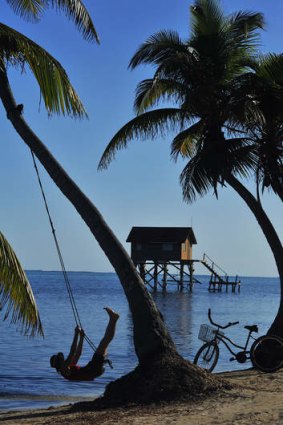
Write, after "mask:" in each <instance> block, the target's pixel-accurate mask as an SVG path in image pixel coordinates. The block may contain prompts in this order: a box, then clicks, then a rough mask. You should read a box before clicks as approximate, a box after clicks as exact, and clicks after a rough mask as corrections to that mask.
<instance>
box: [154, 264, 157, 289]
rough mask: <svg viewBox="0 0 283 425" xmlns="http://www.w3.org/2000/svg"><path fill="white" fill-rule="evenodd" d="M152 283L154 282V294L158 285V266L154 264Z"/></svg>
mask: <svg viewBox="0 0 283 425" xmlns="http://www.w3.org/2000/svg"><path fill="white" fill-rule="evenodd" d="M153 282H154V286H153V290H154V291H155V292H156V291H157V284H158V264H157V263H156V262H155V263H154V272H153Z"/></svg>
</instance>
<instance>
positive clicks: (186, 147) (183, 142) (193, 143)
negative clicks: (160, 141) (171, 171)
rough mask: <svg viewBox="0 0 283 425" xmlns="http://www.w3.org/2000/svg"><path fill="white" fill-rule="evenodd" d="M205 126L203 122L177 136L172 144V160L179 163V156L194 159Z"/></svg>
mask: <svg viewBox="0 0 283 425" xmlns="http://www.w3.org/2000/svg"><path fill="white" fill-rule="evenodd" d="M203 129H204V124H203V122H202V121H201V120H199V121H198V122H196V123H194V124H193V125H191V126H190V127H189V128H187V129H186V130H184V131H182V132H181V133H179V134H177V136H176V137H175V138H174V139H173V142H172V144H171V158H173V159H174V160H175V161H177V159H178V156H179V155H181V156H182V157H183V158H186V157H187V158H192V157H193V156H194V155H195V154H196V150H197V144H198V142H199V140H200V138H201V135H202V131H203Z"/></svg>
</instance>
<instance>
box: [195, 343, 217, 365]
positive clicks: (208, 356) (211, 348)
mask: <svg viewBox="0 0 283 425" xmlns="http://www.w3.org/2000/svg"><path fill="white" fill-rule="evenodd" d="M218 358H219V347H218V345H217V344H216V343H215V342H207V343H206V344H204V345H203V346H202V347H200V349H199V350H198V352H197V353H196V355H195V358H194V364H196V365H198V366H200V367H202V368H203V369H206V370H207V371H209V372H212V371H213V369H214V368H215V366H216V364H217V362H218Z"/></svg>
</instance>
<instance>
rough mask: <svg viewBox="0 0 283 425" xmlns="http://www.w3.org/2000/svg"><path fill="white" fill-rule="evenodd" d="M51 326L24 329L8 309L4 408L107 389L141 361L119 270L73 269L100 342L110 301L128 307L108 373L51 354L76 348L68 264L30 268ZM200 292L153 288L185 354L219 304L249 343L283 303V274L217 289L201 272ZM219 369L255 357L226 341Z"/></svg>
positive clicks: (235, 333)
mask: <svg viewBox="0 0 283 425" xmlns="http://www.w3.org/2000/svg"><path fill="white" fill-rule="evenodd" d="M27 275H28V277H29V280H30V282H31V285H32V288H33V291H34V294H35V298H36V301H37V304H38V308H39V311H40V316H41V320H42V322H43V326H44V332H45V337H44V338H42V337H36V338H29V337H26V336H24V335H22V334H21V333H20V331H19V329H18V328H17V325H12V324H10V323H9V322H8V320H7V321H5V322H4V321H3V317H1V315H0V327H1V351H0V368H1V371H0V409H1V410H15V409H16V410H19V409H30V408H32V409H34V408H42V407H48V406H55V405H59V404H68V403H72V402H75V401H80V400H84V399H93V398H94V397H95V396H98V395H101V394H102V393H103V391H104V388H105V386H106V384H107V383H108V382H110V381H112V380H115V379H117V378H118V377H120V376H122V375H124V374H126V373H127V372H129V371H130V370H132V369H133V368H134V367H135V366H136V364H137V358H136V355H135V350H134V345H133V340H132V335H133V332H132V320H131V314H130V311H129V307H128V303H127V300H126V297H125V295H124V292H123V290H122V287H121V285H120V282H119V280H118V278H117V276H116V274H114V273H90V272H70V273H69V274H68V275H69V280H70V282H71V285H72V288H73V293H74V298H75V300H76V304H77V308H78V311H79V314H80V318H81V322H82V324H83V327H84V329H85V331H86V333H87V335H88V336H89V337H90V339H91V340H92V341H93V342H94V344H95V345H98V343H99V340H100V338H101V337H102V335H103V333H104V330H105V327H106V324H107V317H108V316H107V314H106V312H105V311H104V310H103V307H104V306H107V305H109V306H110V307H112V308H113V309H114V310H116V311H118V312H119V313H120V319H119V321H118V325H117V332H116V336H115V338H114V340H113V341H112V343H111V345H110V347H109V357H110V359H111V361H112V362H113V369H111V368H109V367H106V371H105V373H104V374H103V376H101V377H99V378H97V379H96V380H95V381H93V382H83V383H82V382H69V381H66V380H64V379H63V378H62V377H61V376H60V375H58V374H57V372H56V371H55V369H51V368H50V366H49V357H50V356H51V355H52V354H55V353H57V352H58V351H63V352H64V353H65V354H68V350H69V348H70V344H71V341H72V338H73V332H74V327H75V322H74V318H73V313H72V309H71V305H70V302H69V298H68V294H67V291H66V287H65V283H64V279H63V275H62V273H61V272H45V271H29V272H27ZM196 277H197V278H198V279H199V280H200V281H201V282H202V284H198V283H196V284H195V286H194V289H193V292H192V293H190V292H189V291H188V290H186V289H185V290H184V291H183V292H178V291H177V290H176V287H175V286H173V285H172V286H170V287H169V288H168V291H167V292H166V293H163V292H161V291H160V292H157V293H154V294H152V296H153V298H154V300H155V302H156V303H157V305H158V307H159V309H160V311H161V312H162V314H163V316H164V319H165V323H166V325H167V327H168V329H169V331H170V333H171V336H172V338H173V340H174V342H175V344H176V346H177V348H178V351H179V353H180V354H182V355H183V357H185V358H186V359H188V360H192V359H193V357H194V354H195V353H196V351H197V350H198V348H199V347H200V346H201V341H200V340H199V339H198V332H199V327H200V325H201V324H202V323H208V319H207V311H208V308H211V310H212V315H213V318H214V320H215V321H216V322H218V323H221V324H226V323H228V322H229V321H231V322H234V321H237V320H239V321H240V324H239V325H237V326H234V327H233V328H229V329H228V330H227V331H226V334H227V335H228V336H230V337H232V339H233V340H234V341H236V342H237V343H240V344H244V342H245V340H246V336H247V331H246V330H245V329H244V326H245V325H253V324H257V325H258V327H259V335H262V334H264V333H265V332H266V331H267V329H268V327H269V326H270V324H271V322H272V320H273V319H274V316H275V314H276V312H277V309H278V306H279V294H280V288H279V279H277V278H263V277H242V278H241V282H242V285H241V292H240V293H238V292H236V293H231V292H230V291H229V292H228V293H226V292H225V291H223V292H221V293H218V292H216V293H210V292H209V291H208V284H207V282H208V276H196ZM220 348H222V349H221V350H220V359H219V363H218V365H217V368H216V370H215V372H221V371H225V370H235V369H244V368H248V367H250V366H251V365H250V363H249V362H247V363H245V364H239V363H236V362H230V361H229V359H230V357H231V355H230V353H228V352H227V350H226V349H225V347H220ZM92 353H93V352H92V350H91V348H90V347H89V346H88V344H86V343H85V346H84V351H83V355H82V358H81V361H80V364H84V363H87V362H88V361H89V360H90V358H91V356H92Z"/></svg>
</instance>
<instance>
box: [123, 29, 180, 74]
mask: <svg viewBox="0 0 283 425" xmlns="http://www.w3.org/2000/svg"><path fill="white" fill-rule="evenodd" d="M178 51H179V52H187V47H186V45H185V44H183V42H182V40H181V39H180V37H179V35H178V33H177V32H175V31H165V30H164V31H160V32H158V33H156V34H154V35H152V36H151V37H149V38H148V39H147V40H146V41H145V42H144V43H143V44H142V45H141V46H140V47H139V48H138V49H137V51H136V53H135V54H134V56H133V57H132V59H131V60H130V63H129V68H131V69H133V68H135V67H136V66H138V65H140V64H142V63H144V64H155V65H158V64H160V63H162V62H163V61H164V60H165V59H167V58H168V55H170V53H171V52H172V53H173V54H174V55H175V54H176V52H178Z"/></svg>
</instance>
